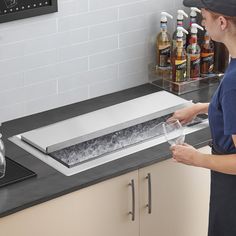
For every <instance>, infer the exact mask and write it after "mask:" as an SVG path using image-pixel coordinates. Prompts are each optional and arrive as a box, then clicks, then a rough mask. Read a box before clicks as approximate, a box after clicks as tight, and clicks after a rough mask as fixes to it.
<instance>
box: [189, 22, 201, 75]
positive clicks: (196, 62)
mask: <svg viewBox="0 0 236 236" xmlns="http://www.w3.org/2000/svg"><path fill="white" fill-rule="evenodd" d="M198 29H200V30H203V28H202V27H201V26H200V25H198V24H196V23H193V24H192V26H191V38H190V44H189V45H188V47H187V78H190V79H194V78H199V77H200V58H201V57H200V53H201V49H200V46H199V45H198V41H197V32H198Z"/></svg>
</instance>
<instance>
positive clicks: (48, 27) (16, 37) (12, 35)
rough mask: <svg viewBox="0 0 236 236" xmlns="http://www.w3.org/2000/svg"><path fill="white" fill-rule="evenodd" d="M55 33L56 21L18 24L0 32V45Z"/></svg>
mask: <svg viewBox="0 0 236 236" xmlns="http://www.w3.org/2000/svg"><path fill="white" fill-rule="evenodd" d="M56 32H57V24H56V19H51V20H44V21H41V22H36V23H32V24H20V25H19V26H15V25H14V27H10V28H9V29H8V28H7V29H4V30H2V31H1V30H0V44H8V43H12V42H17V41H24V40H27V39H33V38H36V37H41V36H42V35H49V34H54V33H56Z"/></svg>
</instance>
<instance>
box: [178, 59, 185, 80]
mask: <svg viewBox="0 0 236 236" xmlns="http://www.w3.org/2000/svg"><path fill="white" fill-rule="evenodd" d="M186 66H187V65H186V60H175V82H182V81H185V78H186Z"/></svg>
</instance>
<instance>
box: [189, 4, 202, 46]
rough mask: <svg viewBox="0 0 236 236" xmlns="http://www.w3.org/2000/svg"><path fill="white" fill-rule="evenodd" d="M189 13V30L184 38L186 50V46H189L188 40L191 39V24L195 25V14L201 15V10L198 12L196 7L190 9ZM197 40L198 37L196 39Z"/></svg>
mask: <svg viewBox="0 0 236 236" xmlns="http://www.w3.org/2000/svg"><path fill="white" fill-rule="evenodd" d="M190 9H191V12H190V22H189V28H188V29H187V30H188V34H187V36H186V48H187V47H188V45H189V44H190V38H191V26H192V24H197V13H201V10H199V9H198V8H196V7H191V8H190ZM198 39H199V37H198Z"/></svg>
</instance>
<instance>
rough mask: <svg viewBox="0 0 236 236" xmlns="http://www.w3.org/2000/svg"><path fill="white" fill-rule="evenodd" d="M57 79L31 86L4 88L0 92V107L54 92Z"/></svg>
mask: <svg viewBox="0 0 236 236" xmlns="http://www.w3.org/2000/svg"><path fill="white" fill-rule="evenodd" d="M56 92H57V81H48V82H44V83H38V84H34V85H31V86H26V87H22V88H19V89H18V88H17V89H11V90H6V91H4V92H2V93H0V101H4V102H2V103H0V108H2V107H5V106H11V105H14V104H17V103H20V102H25V101H27V100H32V99H36V98H41V97H44V96H49V95H52V94H56Z"/></svg>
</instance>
